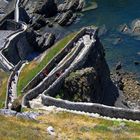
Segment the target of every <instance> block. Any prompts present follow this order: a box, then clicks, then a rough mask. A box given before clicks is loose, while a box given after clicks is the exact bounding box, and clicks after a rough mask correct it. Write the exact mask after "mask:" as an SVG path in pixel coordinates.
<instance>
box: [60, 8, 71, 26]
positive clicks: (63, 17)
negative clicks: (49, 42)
mask: <svg viewBox="0 0 140 140" xmlns="http://www.w3.org/2000/svg"><path fill="white" fill-rule="evenodd" d="M72 17H73V12H72V11H71V10H69V11H67V12H66V13H63V14H62V15H61V17H60V19H59V20H58V24H60V25H61V26H64V25H66V24H67V23H68V22H69V21H70V19H71V18H72Z"/></svg>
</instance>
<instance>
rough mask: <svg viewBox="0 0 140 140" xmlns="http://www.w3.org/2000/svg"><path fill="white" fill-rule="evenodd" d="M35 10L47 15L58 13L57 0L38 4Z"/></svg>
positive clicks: (48, 0)
mask: <svg viewBox="0 0 140 140" xmlns="http://www.w3.org/2000/svg"><path fill="white" fill-rule="evenodd" d="M35 12H36V13H37V14H41V15H45V16H46V17H52V16H55V15H56V14H57V5H56V3H55V0H46V1H43V2H40V3H39V4H37V6H36V9H35Z"/></svg>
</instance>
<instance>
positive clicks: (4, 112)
mask: <svg viewBox="0 0 140 140" xmlns="http://www.w3.org/2000/svg"><path fill="white" fill-rule="evenodd" d="M16 114H17V112H16V111H13V110H9V109H0V115H5V116H15V115H16Z"/></svg>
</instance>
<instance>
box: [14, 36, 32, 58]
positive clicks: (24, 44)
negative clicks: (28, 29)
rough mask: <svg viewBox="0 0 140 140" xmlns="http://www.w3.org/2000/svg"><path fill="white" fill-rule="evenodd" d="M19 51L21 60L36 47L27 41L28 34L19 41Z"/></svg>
mask: <svg viewBox="0 0 140 140" xmlns="http://www.w3.org/2000/svg"><path fill="white" fill-rule="evenodd" d="M16 46H17V51H18V55H19V57H20V59H21V60H26V59H27V57H28V56H29V55H30V54H31V53H33V51H34V48H33V46H30V44H29V43H28V41H27V37H26V34H25V35H24V36H23V37H22V38H20V39H19V40H18V41H17V45H16Z"/></svg>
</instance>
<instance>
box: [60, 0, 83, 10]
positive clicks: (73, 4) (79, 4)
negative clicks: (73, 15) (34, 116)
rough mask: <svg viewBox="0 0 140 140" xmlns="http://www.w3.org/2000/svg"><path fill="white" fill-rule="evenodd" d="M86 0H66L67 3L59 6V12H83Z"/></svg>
mask: <svg viewBox="0 0 140 140" xmlns="http://www.w3.org/2000/svg"><path fill="white" fill-rule="evenodd" d="M84 3H85V2H84V0H66V1H65V3H63V4H60V5H59V6H58V11H59V12H66V11H69V10H72V11H73V12H76V11H81V10H82V9H83V7H84Z"/></svg>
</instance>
